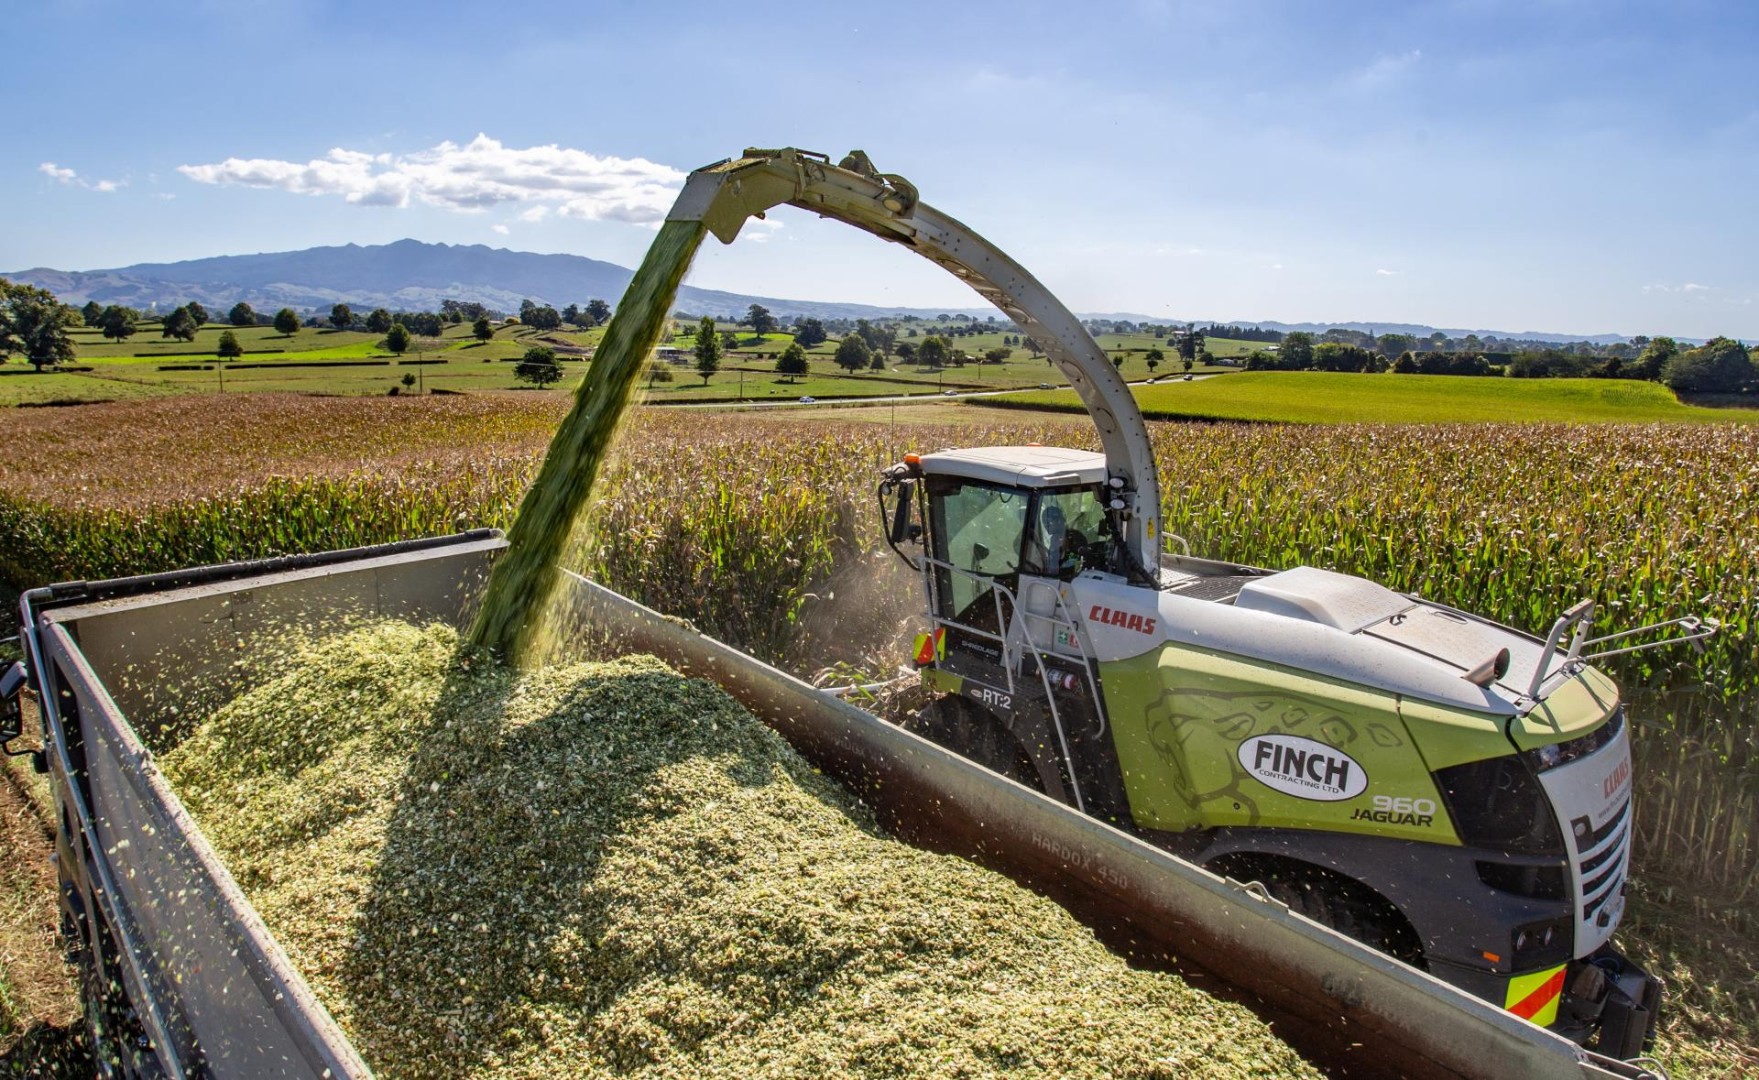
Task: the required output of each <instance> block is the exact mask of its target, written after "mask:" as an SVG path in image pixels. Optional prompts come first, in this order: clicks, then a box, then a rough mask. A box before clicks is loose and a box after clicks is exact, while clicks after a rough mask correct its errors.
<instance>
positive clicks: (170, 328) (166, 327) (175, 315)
mask: <svg viewBox="0 0 1759 1080" xmlns="http://www.w3.org/2000/svg"><path fill="white" fill-rule="evenodd" d="M197 326H198V324H197V323H196V321H195V316H193V315H191V314H190V313H189V308H188V307H180V308H178V309H177V310H176V311H173V312H172V313H171V314H169V315H167V316H165V321H164V322H163V323H161V324H160V330H159V336H160V337H174V338H177V339H178V340H179V341H194V340H195V332H196V329H197Z"/></svg>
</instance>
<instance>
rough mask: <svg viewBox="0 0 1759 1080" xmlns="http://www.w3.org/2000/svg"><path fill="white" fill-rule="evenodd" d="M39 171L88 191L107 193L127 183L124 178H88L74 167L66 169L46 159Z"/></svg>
mask: <svg viewBox="0 0 1759 1080" xmlns="http://www.w3.org/2000/svg"><path fill="white" fill-rule="evenodd" d="M37 171H38V172H40V173H42V174H43V175H44V176H47V177H50V178H52V179H54V180H57V181H60V182H61V183H63V184H67V185H69V186H71V187H82V188H85V189H86V190H87V191H102V192H105V193H106V194H108V193H109V192H112V191H115V190H116V189H117V188H120V187H122V186H123V185H124V184H125V183H127V181H124V180H87V179H85V178H84V177H82V176H80V175H79V173H77V172H74V171H73V170H72V169H64V168H62V167H61V166H59V165H57V164H55V163H54V162H53V161H45V162H43V163H42V164H41V165H38V166H37Z"/></svg>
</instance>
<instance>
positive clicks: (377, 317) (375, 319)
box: [366, 308, 391, 334]
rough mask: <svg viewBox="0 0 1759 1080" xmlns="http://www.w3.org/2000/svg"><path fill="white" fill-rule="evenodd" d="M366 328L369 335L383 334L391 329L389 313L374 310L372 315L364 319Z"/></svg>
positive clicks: (382, 309)
mask: <svg viewBox="0 0 1759 1080" xmlns="http://www.w3.org/2000/svg"><path fill="white" fill-rule="evenodd" d="M366 328H367V331H368V332H369V333H374V334H383V333H386V332H388V331H389V330H390V329H391V313H390V312H389V311H386V310H385V309H384V308H374V309H373V313H372V314H371V315H368V316H367V317H366Z"/></svg>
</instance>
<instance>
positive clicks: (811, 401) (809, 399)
mask: <svg viewBox="0 0 1759 1080" xmlns="http://www.w3.org/2000/svg"><path fill="white" fill-rule="evenodd" d="M800 404H802V405H816V404H818V399H817V398H815V397H813V396H812V395H811V394H801V395H800Z"/></svg>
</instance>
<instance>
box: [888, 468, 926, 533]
mask: <svg viewBox="0 0 1759 1080" xmlns="http://www.w3.org/2000/svg"><path fill="white" fill-rule="evenodd" d="M897 491H898V506H897V508H896V509H894V510H893V511H892V529H891V534H890V539H891V541H892V546H894V547H896V546H897V545H899V544H901V543H903V542H904V541H905V540H914V539H916V537H918V536H921V535H922V528H921V526H918V525H912V524H911V523H910V501H911V496H912V495H914V494H915V493H916V483H915V481H913V480H904V481H901V482H900V483H899V484H898V488H897Z"/></svg>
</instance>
